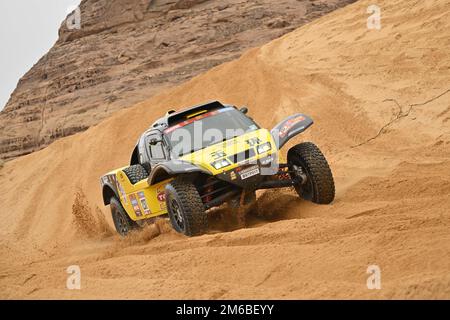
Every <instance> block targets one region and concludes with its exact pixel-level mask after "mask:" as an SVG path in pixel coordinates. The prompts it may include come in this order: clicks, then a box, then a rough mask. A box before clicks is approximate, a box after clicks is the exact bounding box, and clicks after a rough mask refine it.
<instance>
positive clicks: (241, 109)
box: [239, 107, 248, 114]
mask: <svg viewBox="0 0 450 320" xmlns="http://www.w3.org/2000/svg"><path fill="white" fill-rule="evenodd" d="M239 111H240V112H242V113H243V114H247V113H248V108H247V107H242V108H240V109H239Z"/></svg>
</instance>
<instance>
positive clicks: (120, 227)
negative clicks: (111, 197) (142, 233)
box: [114, 208, 129, 235]
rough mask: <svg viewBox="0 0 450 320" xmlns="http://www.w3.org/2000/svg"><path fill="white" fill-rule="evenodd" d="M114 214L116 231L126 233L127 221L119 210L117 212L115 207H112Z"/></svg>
mask: <svg viewBox="0 0 450 320" xmlns="http://www.w3.org/2000/svg"><path fill="white" fill-rule="evenodd" d="M114 216H115V222H116V227H117V231H118V232H119V233H120V234H121V235H126V234H127V233H128V229H129V228H128V223H127V221H126V220H125V219H124V217H123V216H122V215H121V214H120V212H118V210H117V208H114Z"/></svg>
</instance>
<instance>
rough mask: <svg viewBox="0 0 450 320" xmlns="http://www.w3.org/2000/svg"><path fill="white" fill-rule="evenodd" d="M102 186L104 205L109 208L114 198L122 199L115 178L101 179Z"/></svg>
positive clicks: (106, 176) (105, 177) (106, 177)
mask: <svg viewBox="0 0 450 320" xmlns="http://www.w3.org/2000/svg"><path fill="white" fill-rule="evenodd" d="M100 184H101V186H102V195H103V204H104V205H105V206H107V205H108V204H109V201H110V200H111V197H112V196H116V198H117V199H120V197H119V193H118V192H117V183H116V181H115V176H113V175H105V176H103V177H102V178H101V179H100Z"/></svg>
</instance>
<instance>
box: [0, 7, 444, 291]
mask: <svg viewBox="0 0 450 320" xmlns="http://www.w3.org/2000/svg"><path fill="white" fill-rule="evenodd" d="M370 4H371V2H370V1H359V2H357V3H355V4H352V5H349V6H348V7H346V8H343V9H339V10H337V11H335V12H333V13H331V14H329V15H327V16H324V17H322V18H320V19H318V20H316V21H315V22H313V23H310V24H308V25H306V26H304V27H302V28H300V29H297V30H296V31H294V32H292V33H290V34H288V35H286V36H284V37H282V38H280V39H277V40H275V41H273V42H271V43H269V44H267V45H265V46H263V47H261V48H259V49H254V50H251V51H249V52H247V53H246V54H245V55H244V56H243V57H242V58H241V59H239V60H237V61H233V62H230V63H226V64H224V65H221V66H219V67H216V68H214V69H213V70H211V71H209V72H207V73H206V74H204V75H201V76H198V77H196V78H194V79H193V80H191V81H190V82H188V83H186V84H184V85H182V86H179V87H176V88H174V89H172V90H169V91H166V92H165V93H163V94H161V95H159V96H157V97H155V98H153V99H151V100H150V101H147V102H144V103H141V104H139V105H136V106H134V107H131V108H128V109H126V110H122V111H119V112H117V113H115V114H114V115H113V116H112V117H110V118H109V119H107V120H105V121H103V122H102V123H100V124H99V125H97V126H95V127H93V128H90V129H89V130H88V131H86V132H84V133H81V134H77V135H75V136H72V137H69V138H65V139H62V140H59V141H57V142H55V143H53V144H52V145H51V146H49V147H48V148H46V149H44V150H42V151H39V152H36V153H33V154H31V155H28V156H24V157H21V158H19V159H16V160H14V161H11V162H8V163H7V164H6V165H5V167H4V168H3V169H1V171H0V202H1V203H2V207H1V213H0V215H1V219H2V223H1V224H0V239H1V240H0V241H1V242H0V256H1V259H0V288H1V290H0V297H1V298H204V299H213V298H447V299H448V298H450V272H449V271H450V201H449V198H450V175H449V171H450V107H449V106H450V34H449V33H450V31H449V28H448V26H449V21H450V2H448V1H442V0H434V1H432V0H430V1H399V0H395V1H378V5H379V6H380V7H381V10H382V29H381V30H368V29H367V27H366V19H367V17H368V14H367V13H366V8H367V7H368V6H369V5H370ZM211 99H219V100H221V101H224V102H227V103H233V104H237V105H248V106H249V109H250V114H251V115H252V116H254V118H255V119H256V120H257V121H258V122H259V123H260V124H261V125H263V126H265V127H268V128H270V127H272V126H273V125H274V124H275V123H276V122H277V121H279V120H281V119H282V118H283V117H285V116H287V115H289V114H291V113H293V112H299V111H301V112H304V113H306V114H309V115H311V116H312V117H313V118H314V120H315V125H314V126H313V127H312V128H311V129H309V130H308V132H307V133H305V134H304V135H303V136H302V137H300V138H298V139H297V140H296V141H295V143H298V142H300V141H314V142H315V143H317V144H318V145H319V146H320V147H321V149H322V150H323V151H324V153H325V154H326V156H327V158H328V159H329V161H330V165H331V167H332V170H333V173H334V175H335V180H336V190H337V197H336V200H335V202H334V203H333V204H332V205H330V206H317V205H313V204H310V203H306V202H303V201H301V200H298V199H297V198H296V196H295V194H294V193H293V192H292V191H290V190H285V191H283V194H282V195H279V194H277V195H276V196H275V195H274V194H271V193H270V192H268V193H266V194H262V195H260V197H261V201H264V202H265V204H266V205H265V207H266V208H270V209H266V210H269V211H271V212H269V213H272V214H273V218H272V219H271V220H270V221H263V220H258V219H256V218H253V219H252V220H251V225H250V227H249V228H247V229H241V230H234V231H228V230H226V228H225V227H224V224H223V222H221V221H220V220H218V218H216V217H214V216H213V217H211V219H212V222H213V223H212V225H213V227H212V230H211V232H210V234H207V235H204V236H201V237H196V238H185V237H183V236H181V235H178V234H176V233H174V232H173V231H172V230H171V228H170V227H169V226H168V225H167V223H166V222H164V221H160V222H158V225H156V226H149V227H147V228H146V229H145V230H143V231H142V232H140V233H139V234H135V235H133V236H131V237H130V238H128V239H125V240H121V239H119V238H118V237H117V236H115V235H114V233H113V232H112V231H111V230H110V227H109V226H110V225H111V218H110V213H109V208H105V207H103V204H102V201H101V192H100V191H101V190H100V187H99V177H100V176H101V175H102V174H103V173H104V172H106V171H108V170H110V169H113V168H115V167H119V166H122V165H124V164H125V163H127V162H128V160H129V156H130V152H131V150H132V147H133V144H134V143H135V141H136V139H137V137H138V135H139V134H140V133H141V131H143V130H144V129H145V128H146V127H147V126H148V125H149V124H150V123H151V122H152V121H153V120H154V119H155V118H156V117H158V116H159V115H160V114H161V113H163V112H165V111H166V110H167V109H169V108H180V107H183V106H186V105H191V104H196V103H200V102H204V101H208V100H211ZM293 143H294V142H293ZM287 149H288V148H286V149H285V151H287ZM105 219H106V223H105ZM217 220H218V221H217ZM86 221H87V223H88V225H90V226H92V228H93V229H89V230H88V231H86V232H82V231H80V228H77V226H80V225H81V226H83V225H86ZM83 223H84V224H83ZM81 229H83V228H81ZM92 230H94V232H93V231H92ZM95 230H97V231H98V233H97V234H96V232H95ZM73 264H76V265H79V266H80V268H81V272H82V290H67V289H66V278H67V274H66V268H67V267H68V266H69V265H73ZM371 264H376V265H378V266H379V267H380V268H381V272H382V289H381V290H368V289H367V287H366V279H367V277H368V275H367V274H366V269H367V267H368V266H369V265H371Z"/></svg>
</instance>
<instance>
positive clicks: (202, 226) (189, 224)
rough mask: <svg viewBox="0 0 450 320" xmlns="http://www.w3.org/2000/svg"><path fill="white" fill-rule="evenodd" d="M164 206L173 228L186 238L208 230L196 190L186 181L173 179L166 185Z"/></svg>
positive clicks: (204, 213) (202, 206)
mask: <svg viewBox="0 0 450 320" xmlns="http://www.w3.org/2000/svg"><path fill="white" fill-rule="evenodd" d="M166 205H167V211H168V214H169V218H170V222H171V223H172V226H173V228H174V229H175V230H176V231H177V232H179V233H182V234H184V235H186V236H189V237H191V236H198V235H201V234H203V233H205V232H206V231H207V229H208V217H207V214H206V212H205V206H204V205H203V202H202V200H201V198H200V195H199V193H198V191H197V188H196V187H195V186H194V185H193V184H192V183H191V182H190V181H188V180H184V179H180V178H178V179H175V180H173V181H171V182H170V183H168V184H167V185H166Z"/></svg>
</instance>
